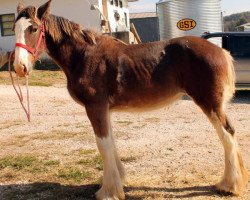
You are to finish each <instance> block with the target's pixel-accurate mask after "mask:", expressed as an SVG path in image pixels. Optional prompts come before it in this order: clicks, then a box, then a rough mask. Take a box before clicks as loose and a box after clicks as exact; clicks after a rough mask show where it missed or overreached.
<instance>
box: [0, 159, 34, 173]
mask: <svg viewBox="0 0 250 200" xmlns="http://www.w3.org/2000/svg"><path fill="white" fill-rule="evenodd" d="M35 162H37V158H36V157H34V156H16V157H13V156H7V157H4V158H1V159H0V169H4V168H7V167H11V168H13V169H16V170H22V169H23V168H25V167H30V166H32V165H34V163H35Z"/></svg>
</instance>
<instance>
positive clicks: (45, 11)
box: [37, 0, 52, 20]
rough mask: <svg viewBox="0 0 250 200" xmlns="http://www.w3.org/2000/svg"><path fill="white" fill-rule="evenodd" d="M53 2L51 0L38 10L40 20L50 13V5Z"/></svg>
mask: <svg viewBox="0 0 250 200" xmlns="http://www.w3.org/2000/svg"><path fill="white" fill-rule="evenodd" d="M51 1H52V0H49V1H48V2H47V3H45V4H43V5H42V6H40V7H39V8H38V9H37V17H38V19H40V20H41V19H43V18H46V17H47V16H48V14H49V12H50V3H51Z"/></svg>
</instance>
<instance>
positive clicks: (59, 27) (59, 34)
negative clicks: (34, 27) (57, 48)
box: [45, 15, 95, 44]
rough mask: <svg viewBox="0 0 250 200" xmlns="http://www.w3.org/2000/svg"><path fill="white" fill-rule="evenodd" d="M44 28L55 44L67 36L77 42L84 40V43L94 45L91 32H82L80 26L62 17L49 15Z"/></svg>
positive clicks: (93, 36)
mask: <svg viewBox="0 0 250 200" xmlns="http://www.w3.org/2000/svg"><path fill="white" fill-rule="evenodd" d="M52 27H53V28H52ZM45 28H46V32H47V33H49V35H50V36H51V37H52V39H53V40H54V41H55V42H59V41H60V40H61V39H63V38H65V36H66V37H67V36H68V37H72V38H74V39H75V40H76V41H79V42H81V41H82V40H83V39H84V41H85V42H88V43H92V44H94V43H95V34H94V33H93V32H91V31H88V30H83V27H81V25H79V24H77V23H74V22H72V21H69V20H68V19H65V18H63V17H58V16H55V15H49V16H48V17H47V18H46V20H45Z"/></svg>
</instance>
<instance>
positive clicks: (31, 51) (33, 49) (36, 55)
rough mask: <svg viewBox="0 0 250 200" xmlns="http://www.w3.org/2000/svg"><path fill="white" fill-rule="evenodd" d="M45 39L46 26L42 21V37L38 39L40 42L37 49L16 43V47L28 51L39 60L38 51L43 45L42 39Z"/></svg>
mask: <svg viewBox="0 0 250 200" xmlns="http://www.w3.org/2000/svg"><path fill="white" fill-rule="evenodd" d="M44 37H45V26H44V21H42V26H41V32H40V35H39V38H38V41H37V43H36V46H35V48H32V47H29V46H27V45H25V44H22V43H16V47H21V48H24V49H26V50H27V51H28V52H29V53H31V54H32V55H33V56H34V57H35V58H37V57H38V54H37V53H38V49H39V47H40V45H41V42H42V38H44ZM44 44H45V43H44Z"/></svg>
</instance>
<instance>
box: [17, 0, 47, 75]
mask: <svg viewBox="0 0 250 200" xmlns="http://www.w3.org/2000/svg"><path fill="white" fill-rule="evenodd" d="M50 3H51V1H48V2H47V3H46V4H44V5H42V6H41V7H39V8H38V9H36V8H35V7H32V6H29V7H27V8H25V7H24V6H23V5H22V4H21V3H19V5H18V7H17V13H18V17H17V19H16V22H15V34H16V48H15V60H14V68H15V71H16V73H17V75H18V76H20V77H23V76H26V75H28V74H29V72H30V71H31V69H32V66H33V65H34V63H35V61H36V60H37V59H38V57H39V56H40V55H41V53H42V52H43V51H44V50H45V41H44V36H45V35H44V34H45V33H44V32H45V28H44V19H45V18H46V14H47V13H48V8H49V6H50Z"/></svg>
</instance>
